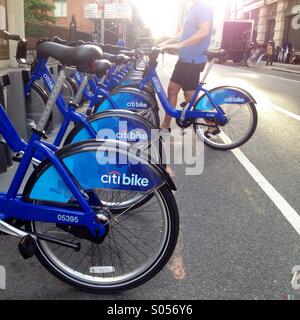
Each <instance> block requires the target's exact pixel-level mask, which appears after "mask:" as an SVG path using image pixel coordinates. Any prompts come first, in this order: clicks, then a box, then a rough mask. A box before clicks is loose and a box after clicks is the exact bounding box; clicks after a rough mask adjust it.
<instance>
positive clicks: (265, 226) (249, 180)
mask: <svg viewBox="0 0 300 320" xmlns="http://www.w3.org/2000/svg"><path fill="white" fill-rule="evenodd" d="M175 62H176V57H175V56H165V59H164V62H162V61H161V63H160V66H159V75H160V77H161V79H162V81H163V84H164V86H165V88H166V87H167V84H168V79H169V77H170V75H171V73H172V70H173V67H174V64H175ZM221 85H233V86H239V87H241V88H243V89H245V90H247V91H248V92H250V93H251V94H252V95H253V97H254V98H255V99H256V100H257V103H258V105H257V107H258V112H259V126H258V129H257V131H256V134H255V136H254V137H253V138H252V139H251V141H250V142H248V143H247V144H246V145H245V146H243V147H242V148H241V149H240V150H235V151H234V152H225V153H222V152H218V151H214V150H210V149H205V169H204V172H203V174H202V175H200V176H186V175H185V168H184V166H182V165H176V166H174V167H173V171H174V175H175V177H174V180H175V182H176V185H177V188H178V191H177V193H176V200H177V202H178V206H179V212H180V217H181V232H180V239H179V243H178V246H177V249H176V254H175V255H174V257H173V259H172V261H171V262H170V263H169V265H168V267H166V268H165V269H164V270H163V271H162V272H161V273H159V274H158V276H156V277H155V278H154V279H152V280H151V281H149V282H148V283H146V284H145V285H143V286H141V287H139V288H137V289H134V290H132V291H129V292H124V293H122V294H115V295H91V294H86V293H83V292H80V291H77V290H75V289H73V288H70V287H68V286H66V285H64V284H63V283H61V282H60V281H58V280H57V279H56V278H54V277H53V276H52V275H50V274H49V273H48V272H47V271H46V270H45V269H44V268H43V267H42V266H41V265H40V264H39V263H38V261H37V260H36V258H33V259H31V260H29V261H25V260H23V258H22V257H21V256H20V254H19V252H18V248H17V245H18V241H17V240H15V239H13V238H12V237H6V236H0V246H1V255H0V265H3V266H4V267H5V268H6V270H7V289H6V290H3V291H0V299H47V300H51V299H100V300H102V299H112V300H117V299H155V300H158V299H170V300H176V299H285V297H286V295H287V294H289V293H291V292H292V290H293V289H292V287H291V281H292V277H293V275H292V269H293V267H294V266H296V265H300V223H299V216H298V213H300V199H299V194H300V185H299V181H300V170H299V167H300V157H299V149H300V130H299V121H300V106H299V101H300V90H299V88H300V75H292V74H287V73H282V72H278V71H272V72H271V71H270V72H265V71H264V72H263V73H257V72H256V71H255V70H252V69H245V68H238V67H232V66H223V65H215V66H214V67H213V70H212V72H211V74H210V76H209V77H208V79H207V88H213V87H216V86H221ZM174 128H175V124H174ZM14 169H15V168H14ZM14 169H10V171H9V172H8V173H6V174H4V175H1V176H0V186H1V191H6V188H7V186H8V185H9V182H10V178H11V176H12V173H13V172H14Z"/></svg>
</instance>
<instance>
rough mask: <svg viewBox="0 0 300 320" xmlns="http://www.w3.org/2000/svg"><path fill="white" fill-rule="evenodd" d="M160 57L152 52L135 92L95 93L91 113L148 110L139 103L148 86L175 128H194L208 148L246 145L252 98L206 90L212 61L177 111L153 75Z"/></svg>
mask: <svg viewBox="0 0 300 320" xmlns="http://www.w3.org/2000/svg"><path fill="white" fill-rule="evenodd" d="M161 53H162V52H161V51H160V50H159V49H156V48H154V49H153V50H152V52H151V54H150V55H149V57H148V61H147V62H146V63H145V64H146V66H145V69H144V71H143V73H142V75H141V76H140V77H139V78H138V77H137V78H134V86H137V88H126V87H123V85H122V86H121V87H120V88H116V89H115V91H113V92H112V93H110V97H103V95H101V94H100V93H101V88H99V89H98V90H96V94H95V98H94V100H93V104H94V111H93V112H94V113H96V114H97V113H101V112H103V111H106V110H110V109H115V108H118V109H122V108H124V109H128V106H132V105H139V106H142V107H143V108H146V109H149V108H150V107H151V105H149V103H148V102H147V101H146V100H145V99H141V96H142V95H147V96H148V95H150V92H149V90H148V89H147V92H145V91H144V89H145V86H149V85H151V86H152V87H153V90H154V93H155V94H156V95H157V97H158V99H159V101H160V103H161V105H162V106H163V109H164V110H165V112H166V113H167V114H169V115H170V116H171V117H172V118H174V119H175V120H176V123H177V125H178V127H179V128H182V129H186V128H188V127H193V128H194V130H195V132H196V134H197V135H198V136H199V138H200V139H201V140H202V141H204V143H205V144H206V145H207V146H209V147H210V148H213V149H216V150H221V151H227V150H232V149H235V148H238V147H240V146H242V145H244V144H245V143H246V142H248V141H249V139H250V138H251V137H252V136H253V134H254V133H255V130H256V128H257V124H258V114H257V110H256V101H255V99H254V98H253V97H252V95H251V94H250V93H248V92H247V91H245V90H243V89H241V88H237V87H233V86H222V87H217V88H214V89H212V90H207V89H205V88H204V85H205V82H206V79H207V77H208V75H209V73H210V71H211V69H212V67H213V65H214V60H213V61H212V62H211V63H210V64H209V65H208V68H207V70H206V73H205V74H204V77H203V79H202V80H201V82H200V83H199V85H198V87H197V89H196V91H195V94H194V96H193V98H192V99H191V101H190V102H184V103H182V104H181V107H182V109H180V110H177V109H176V108H174V106H172V105H171V104H170V102H169V101H168V98H167V95H166V93H165V91H164V89H163V86H162V84H161V82H160V79H159V77H158V74H157V71H156V68H157V66H158V57H159V55H160V54H161ZM138 79H139V80H138ZM77 80H78V79H77ZM129 83H130V80H129ZM137 83H138V84H137ZM95 99H96V101H95ZM97 99H98V101H97ZM153 99H156V97H153ZM111 100H113V103H112V101H111ZM90 107H91V106H90ZM208 129H210V130H208ZM209 132H214V134H209Z"/></svg>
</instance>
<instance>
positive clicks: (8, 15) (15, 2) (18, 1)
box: [0, 0, 25, 69]
mask: <svg viewBox="0 0 300 320" xmlns="http://www.w3.org/2000/svg"><path fill="white" fill-rule="evenodd" d="M0 29H6V30H8V31H9V32H11V33H17V34H19V35H21V36H22V37H24V36H25V28H24V2H23V0H8V1H7V0H0ZM16 45H17V43H16V42H13V41H9V42H8V41H4V40H0V69H4V68H7V67H11V66H15V65H16V62H15V58H14V57H15V53H16Z"/></svg>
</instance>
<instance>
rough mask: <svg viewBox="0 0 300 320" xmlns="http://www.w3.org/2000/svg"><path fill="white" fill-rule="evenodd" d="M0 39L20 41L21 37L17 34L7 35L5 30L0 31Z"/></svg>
mask: <svg viewBox="0 0 300 320" xmlns="http://www.w3.org/2000/svg"><path fill="white" fill-rule="evenodd" d="M0 39H3V40H13V41H20V40H21V37H20V36H19V35H18V34H12V33H9V32H8V31H6V30H0Z"/></svg>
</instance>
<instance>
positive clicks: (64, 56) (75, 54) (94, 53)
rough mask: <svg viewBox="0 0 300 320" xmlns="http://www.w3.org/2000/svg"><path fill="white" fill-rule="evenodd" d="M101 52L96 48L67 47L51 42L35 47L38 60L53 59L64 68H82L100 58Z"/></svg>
mask: <svg viewBox="0 0 300 320" xmlns="http://www.w3.org/2000/svg"><path fill="white" fill-rule="evenodd" d="M102 55H103V51H102V50H101V49H100V48H99V47H98V46H93V45H83V46H79V47H75V48H74V47H68V46H65V45H62V44H58V43H53V42H47V41H46V42H42V43H40V44H39V45H38V47H37V56H38V58H44V59H48V58H50V57H51V58H54V59H56V60H58V61H59V62H60V63H61V64H63V65H64V66H76V67H78V66H82V65H85V64H91V63H93V62H94V61H96V60H99V59H101V58H102Z"/></svg>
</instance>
